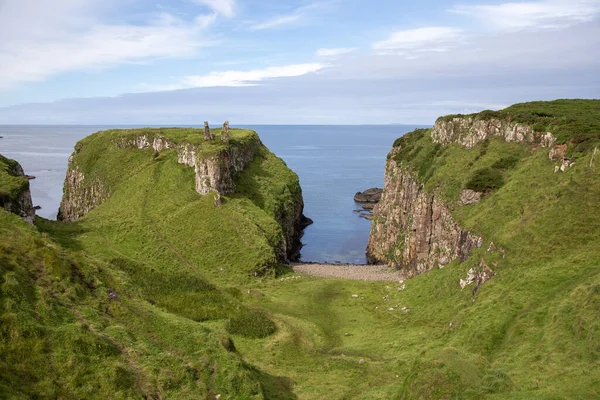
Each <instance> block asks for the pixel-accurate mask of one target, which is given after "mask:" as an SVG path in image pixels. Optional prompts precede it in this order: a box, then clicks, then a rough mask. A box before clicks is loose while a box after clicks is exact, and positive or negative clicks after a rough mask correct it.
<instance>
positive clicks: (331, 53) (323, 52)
mask: <svg viewBox="0 0 600 400" xmlns="http://www.w3.org/2000/svg"><path fill="white" fill-rule="evenodd" d="M355 50H356V48H355V47H339V48H333V49H319V50H317V56H319V57H335V56H339V55H342V54H347V53H352V52H353V51H355Z"/></svg>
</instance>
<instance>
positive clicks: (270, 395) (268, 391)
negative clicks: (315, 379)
mask: <svg viewBox="0 0 600 400" xmlns="http://www.w3.org/2000/svg"><path fill="white" fill-rule="evenodd" d="M245 367H246V368H248V370H250V371H251V372H252V373H253V374H254V376H256V378H257V379H258V380H259V382H260V384H261V386H262V389H263V392H264V395H265V399H266V400H295V399H298V396H296V394H295V393H294V391H293V390H292V389H293V387H294V381H292V380H291V379H290V378H288V377H287V376H274V375H270V374H267V373H266V372H264V371H261V370H260V369H258V368H256V367H254V366H252V365H248V364H245Z"/></svg>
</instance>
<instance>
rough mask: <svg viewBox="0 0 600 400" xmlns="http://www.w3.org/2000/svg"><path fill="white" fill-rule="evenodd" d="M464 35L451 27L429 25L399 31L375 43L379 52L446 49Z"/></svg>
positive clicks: (374, 46) (437, 50) (374, 47)
mask: <svg viewBox="0 0 600 400" xmlns="http://www.w3.org/2000/svg"><path fill="white" fill-rule="evenodd" d="M461 37H462V31H461V30H460V29H457V28H451V27H443V26H437V27H427V28H418V29H409V30H403V31H397V32H394V33H392V34H391V35H390V37H388V38H387V39H385V40H382V41H379V42H376V43H374V44H373V49H375V50H377V51H378V52H379V53H398V52H406V51H421V52H422V51H436V52H439V51H445V50H447V49H448V48H449V47H450V46H451V45H452V44H453V43H456V42H458V41H459V40H460V39H461Z"/></svg>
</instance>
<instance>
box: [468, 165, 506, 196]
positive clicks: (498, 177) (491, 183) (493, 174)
mask: <svg viewBox="0 0 600 400" xmlns="http://www.w3.org/2000/svg"><path fill="white" fill-rule="evenodd" d="M502 185H504V177H503V176H502V172H501V171H499V170H498V169H496V168H482V169H478V170H477V171H475V172H474V173H473V176H472V177H471V179H469V181H468V182H467V184H466V185H465V187H466V188H467V189H471V190H474V191H476V192H485V191H488V190H496V189H499V188H500V187H501V186H502Z"/></svg>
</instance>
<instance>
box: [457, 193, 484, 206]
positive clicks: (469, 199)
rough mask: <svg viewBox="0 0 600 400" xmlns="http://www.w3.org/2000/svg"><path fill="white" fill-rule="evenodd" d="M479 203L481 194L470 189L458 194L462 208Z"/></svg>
mask: <svg viewBox="0 0 600 400" xmlns="http://www.w3.org/2000/svg"><path fill="white" fill-rule="evenodd" d="M480 201H481V192H476V191H474V190H471V189H465V190H463V191H462V192H460V203H461V204H462V205H463V206H466V205H468V204H476V203H479V202H480Z"/></svg>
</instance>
